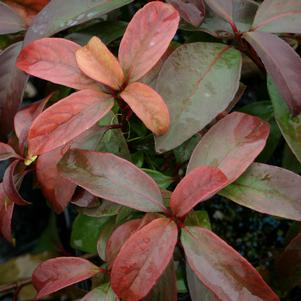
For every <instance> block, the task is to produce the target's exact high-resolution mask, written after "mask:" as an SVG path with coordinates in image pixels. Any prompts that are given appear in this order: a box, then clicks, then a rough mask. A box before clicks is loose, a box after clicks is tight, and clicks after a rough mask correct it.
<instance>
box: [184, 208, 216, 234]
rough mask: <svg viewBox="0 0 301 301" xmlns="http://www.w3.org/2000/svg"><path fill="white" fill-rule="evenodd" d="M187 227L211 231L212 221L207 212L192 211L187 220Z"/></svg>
mask: <svg viewBox="0 0 301 301" xmlns="http://www.w3.org/2000/svg"><path fill="white" fill-rule="evenodd" d="M185 225H186V226H199V227H204V228H207V229H209V230H211V224H210V219H209V216H208V213H207V211H205V210H196V211H191V212H190V213H189V214H188V215H187V217H186V218H185Z"/></svg>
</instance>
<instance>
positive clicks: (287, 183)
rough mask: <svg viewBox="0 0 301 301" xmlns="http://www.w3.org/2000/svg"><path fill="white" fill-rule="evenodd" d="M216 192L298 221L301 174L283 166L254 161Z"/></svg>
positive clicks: (260, 209) (269, 212) (300, 205)
mask: <svg viewBox="0 0 301 301" xmlns="http://www.w3.org/2000/svg"><path fill="white" fill-rule="evenodd" d="M219 194H221V195H222V196H224V197H226V198H228V199H230V200H232V201H234V202H236V203H238V204H240V205H242V206H245V207H248V208H251V209H253V210H256V211H259V212H262V213H266V214H270V215H275V216H280V217H284V218H288V219H293V220H297V221H301V201H300V195H301V177H300V176H299V175H297V174H295V173H293V172H291V171H289V170H286V169H284V168H280V167H277V166H271V165H266V164H262V163H253V164H252V165H251V167H250V168H249V169H248V170H247V171H246V172H245V173H244V174H243V175H242V176H241V177H239V179H238V180H237V181H236V182H234V183H233V184H231V185H229V186H227V187H226V188H224V189H223V190H222V191H221V192H220V193H219Z"/></svg>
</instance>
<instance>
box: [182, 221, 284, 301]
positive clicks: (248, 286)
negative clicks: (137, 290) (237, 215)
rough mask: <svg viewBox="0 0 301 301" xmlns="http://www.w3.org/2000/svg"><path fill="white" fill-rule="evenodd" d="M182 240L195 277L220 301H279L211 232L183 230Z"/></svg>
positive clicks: (247, 264)
mask: <svg viewBox="0 0 301 301" xmlns="http://www.w3.org/2000/svg"><path fill="white" fill-rule="evenodd" d="M181 241H182V244H183V247H184V251H185V254H186V258H187V261H188V264H189V265H190V267H191V268H192V270H193V271H194V273H195V274H196V275H197V277H198V278H199V279H200V280H201V282H203V283H204V284H205V286H206V287H207V288H209V289H210V290H211V291H212V292H213V293H214V294H215V295H216V296H217V297H218V298H219V299H220V300H223V301H242V300H256V301H280V299H279V298H278V297H277V296H276V294H275V293H274V292H273V291H272V289H271V288H270V287H269V286H268V285H267V284H266V283H265V282H264V280H263V279H262V277H261V276H260V274H259V273H258V272H257V271H256V269H255V268H254V267H253V266H252V265H251V264H250V263H249V262H248V261H247V260H246V259H244V258H243V257H241V256H240V254H239V253H238V252H236V251H235V250H234V249H233V248H232V247H230V246H229V245H228V244H227V243H226V242H225V241H223V240H222V239H220V238H219V237H218V236H217V235H215V234H214V233H213V232H211V231H210V230H207V229H205V228H200V227H186V228H185V229H183V230H182V235H181Z"/></svg>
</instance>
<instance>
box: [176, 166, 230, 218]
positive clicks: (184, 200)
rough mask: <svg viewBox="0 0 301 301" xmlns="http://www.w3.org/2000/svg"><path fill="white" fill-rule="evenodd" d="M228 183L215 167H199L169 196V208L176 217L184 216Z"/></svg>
mask: <svg viewBox="0 0 301 301" xmlns="http://www.w3.org/2000/svg"><path fill="white" fill-rule="evenodd" d="M227 183H228V179H227V177H226V176H225V175H224V174H223V173H222V172H221V171H220V170H219V169H218V168H216V167H210V166H201V167H198V168H195V169H193V170H192V171H191V172H189V173H188V174H187V175H186V176H185V177H184V178H183V179H182V180H181V182H180V183H179V184H178V185H177V187H176V189H175V190H174V192H173V193H172V194H171V199H170V208H171V210H172V211H173V213H174V214H175V215H176V216H179V217H181V216H184V215H185V214H187V213H188V212H189V211H190V210H191V209H192V208H193V207H194V206H195V205H197V204H198V203H200V202H202V201H205V200H206V199H208V198H210V197H211V196H213V195H214V194H215V193H216V192H218V191H219V190H221V189H222V188H223V187H225V185H226V184H227Z"/></svg>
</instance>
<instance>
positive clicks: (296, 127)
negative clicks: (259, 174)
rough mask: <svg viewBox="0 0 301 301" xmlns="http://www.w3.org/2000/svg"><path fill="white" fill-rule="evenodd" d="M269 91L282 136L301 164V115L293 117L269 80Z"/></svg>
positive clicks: (277, 90)
mask: <svg viewBox="0 0 301 301" xmlns="http://www.w3.org/2000/svg"><path fill="white" fill-rule="evenodd" d="M268 91H269V94H270V97H271V101H272V104H273V109H274V116H275V119H276V121H277V124H278V126H279V128H280V131H281V133H282V136H283V137H284V139H285V140H286V142H287V144H288V145H289V147H290V149H291V150H292V152H293V153H294V155H295V156H296V158H297V159H298V160H299V162H300V163H301V114H298V115H297V116H296V117H293V116H292V115H291V113H290V110H289V107H288V105H287V103H286V102H285V101H284V99H283V98H282V97H281V95H280V93H279V88H277V87H276V85H275V84H274V83H273V81H272V79H271V78H268Z"/></svg>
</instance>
